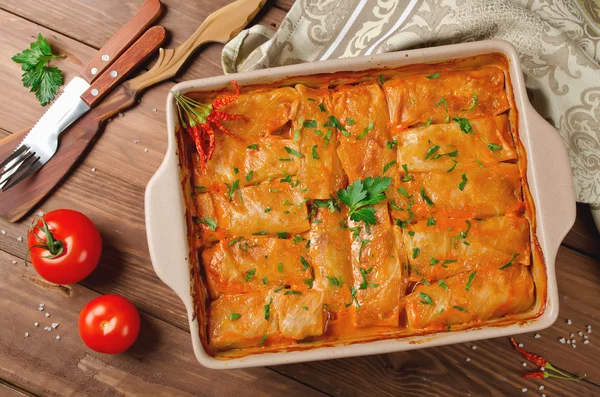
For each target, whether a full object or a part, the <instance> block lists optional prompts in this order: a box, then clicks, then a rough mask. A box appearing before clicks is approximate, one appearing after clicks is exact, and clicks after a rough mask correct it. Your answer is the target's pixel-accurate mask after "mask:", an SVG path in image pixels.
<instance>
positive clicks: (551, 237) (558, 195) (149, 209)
mask: <svg viewBox="0 0 600 397" xmlns="http://www.w3.org/2000/svg"><path fill="white" fill-rule="evenodd" d="M487 53H501V54H503V55H504V56H505V57H506V58H507V59H508V62H509V74H510V83H511V84H512V91H513V95H514V100H515V104H516V109H517V111H518V123H519V133H520V139H521V142H522V144H523V146H524V147H525V149H526V153H527V164H528V168H527V179H528V182H529V188H530V191H531V195H532V197H533V201H534V203H535V206H536V218H537V229H536V233H537V237H538V241H539V244H540V247H541V250H542V253H543V255H544V258H545V262H546V267H547V269H546V271H547V301H546V308H545V311H544V312H543V314H542V315H541V316H539V317H537V318H534V319H532V320H527V321H524V322H518V323H515V324H512V325H503V326H481V327H476V328H472V329H468V330H464V331H456V332H446V333H438V334H431V335H425V336H423V335H417V336H413V337H403V338H401V339H396V340H394V339H392V340H380V341H374V342H365V343H355V344H349V345H344V344H339V345H334V346H330V347H318V348H313V349H310V350H304V351H291V352H286V351H283V352H277V353H264V354H254V355H249V356H246V357H242V358H234V359H227V360H224V359H217V358H214V357H212V356H210V355H209V354H208V353H207V352H206V351H205V350H204V348H203V345H202V343H201V340H200V334H199V330H200V328H199V327H200V326H202V323H201V322H202V321H203V319H202V318H200V319H199V318H198V317H197V316H196V313H195V312H194V302H193V297H192V294H191V293H190V291H191V288H192V287H191V281H190V280H191V277H192V275H191V272H190V266H189V261H188V256H189V249H188V243H187V241H188V239H187V227H186V221H185V214H186V207H185V200H184V197H183V193H182V187H181V176H180V168H179V157H178V154H177V150H178V143H177V138H176V135H175V130H176V126H177V112H176V108H175V101H174V98H173V95H172V94H169V96H168V98H167V104H166V110H167V127H168V148H167V153H166V154H165V158H164V160H163V162H162V164H161V165H160V167H159V168H158V170H157V171H156V173H155V174H154V176H153V177H152V179H151V180H150V182H149V183H148V186H147V188H146V194H145V208H146V228H147V235H148V246H149V250H150V257H151V259H152V264H153V266H154V270H155V271H156V273H157V274H158V276H159V277H160V278H161V279H162V280H163V281H164V282H165V283H166V284H167V285H168V286H169V287H170V288H171V289H173V290H174V291H175V292H176V293H177V295H178V296H179V297H180V298H181V300H182V301H183V303H184V304H185V307H186V310H187V314H188V318H189V322H190V332H191V336H192V344H193V348H194V353H195V355H196V357H197V359H198V361H199V362H200V363H201V364H202V365H204V366H206V367H209V368H214V369H231V368H242V367H253V366H265V365H278V364H290V363H295V362H305V361H314V360H324V359H333V358H343V357H351V356H362V355H369V354H381V353H390V352H397V351H405V350H412V349H420V348H424V347H432V346H440V345H447V344H452V343H461V342H467V341H475V340H479V339H487V338H495V337H499V336H506V335H514V334H518V333H524V332H533V331H538V330H541V329H544V328H547V327H549V326H550V325H552V324H553V323H554V321H555V320H556V318H557V317H558V292H557V283H556V273H555V269H554V265H555V259H556V254H557V251H558V248H559V246H560V243H561V241H562V240H563V238H564V236H565V235H566V233H567V232H568V231H569V229H570V228H571V227H572V225H573V223H574V222H575V196H574V193H573V181H572V177H571V170H570V166H569V161H568V158H567V153H566V150H565V148H564V146H563V143H562V141H561V138H560V137H559V135H558V132H557V131H556V130H555V129H554V128H553V127H552V126H551V125H550V124H548V123H547V122H546V121H545V120H544V119H543V118H542V117H541V116H540V115H539V114H538V113H537V112H536V111H535V110H534V109H533V107H532V106H531V104H530V102H529V100H528V98H527V93H526V87H525V82H524V79H523V74H522V72H521V68H520V64H519V58H518V54H517V52H516V50H515V49H514V47H513V46H512V45H511V44H509V43H508V42H504V41H480V42H472V43H465V44H457V45H449V46H442V47H435V48H426V49H418V50H410V51H403V52H396V53H389V54H383V55H377V56H370V57H361V58H348V59H340V60H330V61H325V62H316V63H308V64H299V65H292V66H286V67H280V68H275V69H265V70H260V71H255V72H250V73H241V74H237V75H235V80H236V81H237V82H238V83H239V84H240V86H246V85H249V84H269V83H273V82H277V81H280V80H283V79H287V80H286V83H288V84H289V83H290V82H293V80H290V79H289V78H290V77H293V76H307V75H313V74H322V73H333V72H355V71H364V70H369V69H376V68H397V67H400V66H404V65H409V64H416V63H435V62H443V61H447V60H452V59H457V58H465V57H471V56H475V55H480V54H487ZM230 81H231V76H219V77H214V78H209V79H202V80H193V81H188V82H184V83H180V84H177V85H176V86H175V87H174V88H173V91H179V92H182V93H185V92H188V91H214V90H218V89H222V88H224V87H227V86H228V85H229V84H230ZM199 321H200V323H199Z"/></svg>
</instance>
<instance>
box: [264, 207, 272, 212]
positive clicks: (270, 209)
mask: <svg viewBox="0 0 600 397" xmlns="http://www.w3.org/2000/svg"><path fill="white" fill-rule="evenodd" d="M271 211H273V208H271V207H267V208H265V214H266V213H267V212H271Z"/></svg>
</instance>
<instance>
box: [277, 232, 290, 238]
mask: <svg viewBox="0 0 600 397" xmlns="http://www.w3.org/2000/svg"><path fill="white" fill-rule="evenodd" d="M277 238H281V239H284V238H288V234H287V232H279V233H277Z"/></svg>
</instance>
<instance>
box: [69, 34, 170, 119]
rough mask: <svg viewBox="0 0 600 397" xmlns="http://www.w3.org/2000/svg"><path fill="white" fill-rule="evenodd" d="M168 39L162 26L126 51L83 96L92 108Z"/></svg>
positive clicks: (145, 35)
mask: <svg viewBox="0 0 600 397" xmlns="http://www.w3.org/2000/svg"><path fill="white" fill-rule="evenodd" d="M165 37H166V30H165V28H163V27H162V26H154V27H153V28H150V29H148V31H146V33H144V35H143V36H142V37H140V38H139V39H138V40H137V41H136V42H135V43H133V45H132V46H131V47H129V48H128V49H127V51H125V53H124V54H123V55H121V56H120V57H119V58H118V59H117V60H116V61H115V62H114V63H113V64H112V65H111V66H110V67H109V68H108V69H107V70H106V71H105V72H104V73H103V74H102V75H100V77H98V78H97V79H96V81H94V82H93V83H92V85H91V86H90V88H88V89H87V91H86V92H84V93H83V95H81V99H83V100H84V102H85V103H87V104H88V106H89V107H90V108H92V107H94V106H95V105H97V104H98V103H99V102H100V100H101V99H102V98H104V96H105V95H106V94H108V93H109V92H110V90H112V89H113V88H114V87H116V86H117V85H118V84H119V83H120V82H121V81H123V79H124V78H125V77H127V75H128V74H129V73H131V72H132V71H133V70H135V69H136V68H137V67H138V66H140V65H141V64H142V63H143V62H144V61H145V60H146V59H148V57H149V56H150V55H151V54H152V53H153V52H154V51H156V50H157V49H158V47H160V45H161V44H162V43H163V41H164V40H165Z"/></svg>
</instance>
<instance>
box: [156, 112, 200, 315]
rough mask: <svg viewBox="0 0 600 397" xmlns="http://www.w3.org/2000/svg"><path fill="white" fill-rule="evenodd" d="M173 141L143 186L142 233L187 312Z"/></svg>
mask: <svg viewBox="0 0 600 397" xmlns="http://www.w3.org/2000/svg"><path fill="white" fill-rule="evenodd" d="M167 112H169V110H167ZM174 141H175V139H171V137H170V139H169V147H168V148H167V153H166V155H165V158H164V160H163V162H162V164H161V165H160V167H159V168H158V170H157V171H156V173H155V174H154V175H153V176H152V178H151V179H150V181H149V182H148V185H147V186H146V193H145V207H146V208H145V212H146V235H147V238H148V249H149V251H150V259H151V260H152V266H153V267H154V271H155V272H156V274H157V275H158V277H159V278H160V279H161V280H162V281H163V282H164V283H165V284H167V285H168V286H169V287H170V288H171V289H172V290H173V291H175V293H176V294H177V295H178V296H179V298H180V299H181V300H182V301H183V303H184V305H185V307H186V309H187V311H188V313H191V312H192V311H193V303H192V298H191V294H190V269H189V261H188V255H189V251H188V245H187V237H186V234H187V226H186V223H185V214H184V213H183V212H182V211H185V204H184V200H183V195H182V191H181V184H180V178H181V177H180V175H179V172H178V170H179V165H178V157H177V152H176V150H175V148H174V146H175V142H174Z"/></svg>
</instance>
